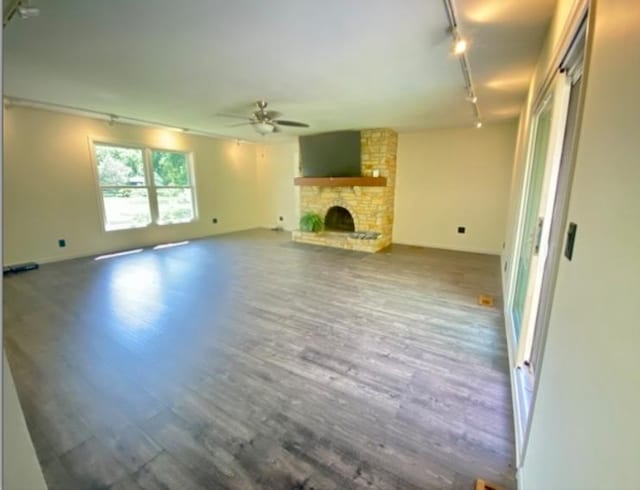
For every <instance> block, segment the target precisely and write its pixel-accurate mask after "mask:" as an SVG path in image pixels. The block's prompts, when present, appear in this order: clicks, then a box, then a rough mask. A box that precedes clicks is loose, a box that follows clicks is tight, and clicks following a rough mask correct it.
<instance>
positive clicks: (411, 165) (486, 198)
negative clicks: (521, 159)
mask: <svg viewBox="0 0 640 490" xmlns="http://www.w3.org/2000/svg"><path fill="white" fill-rule="evenodd" d="M516 132H517V126H516V122H511V123H507V124H496V125H485V126H484V127H482V128H481V129H476V128H456V129H434V130H428V131H421V132H417V133H401V134H400V135H399V139H398V170H397V172H398V173H397V179H396V194H395V213H394V229H393V241H394V243H404V244H410V245H420V246H425V247H436V248H446V249H453V250H465V251H470V252H481V253H491V254H499V253H500V252H501V250H502V242H503V237H504V229H505V222H506V215H507V203H508V197H509V186H510V180H511V168H512V164H513V156H514V149H515V142H516ZM458 226H464V227H466V233H465V234H458V232H457V228H458Z"/></svg>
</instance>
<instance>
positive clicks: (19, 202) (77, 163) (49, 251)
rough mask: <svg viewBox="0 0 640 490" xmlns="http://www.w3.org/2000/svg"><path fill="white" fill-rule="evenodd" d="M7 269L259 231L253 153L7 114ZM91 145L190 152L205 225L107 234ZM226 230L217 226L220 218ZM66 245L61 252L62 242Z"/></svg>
mask: <svg viewBox="0 0 640 490" xmlns="http://www.w3.org/2000/svg"><path fill="white" fill-rule="evenodd" d="M4 118H5V119H4V176H3V180H4V183H3V190H4V240H5V241H4V264H14V263H18V262H24V261H29V260H34V261H48V260H62V259H64V258H69V257H76V256H82V255H89V254H95V253H99V252H104V251H112V250H122V249H126V248H130V247H135V246H141V245H149V244H154V243H161V242H166V241H172V240H181V239H187V238H193V237H200V236H207V235H212V234H216V233H223V232H229V231H234V230H241V229H247V228H252V227H256V226H259V225H260V224H261V215H260V209H261V204H260V195H259V188H258V180H257V178H258V176H257V170H256V151H255V145H253V144H245V143H243V144H240V145H238V144H236V142H235V140H222V139H213V138H207V137H202V136H193V135H188V134H183V133H178V132H174V131H169V130H163V129H156V128H146V127H141V126H132V125H124V124H115V125H113V126H109V125H107V124H106V123H105V122H102V121H99V120H94V119H89V118H83V117H76V116H70V115H65V114H61V113H56V112H49V111H42V110H35V109H30V108H24V107H9V108H8V109H6V110H5V112H4ZM89 137H93V138H97V139H107V140H113V141H115V142H117V141H121V142H129V143H137V144H144V145H150V146H154V147H159V148H165V149H173V150H182V151H192V152H193V159H194V167H195V169H194V171H195V181H196V193H197V201H198V216H199V219H198V220H197V221H196V222H194V223H188V224H179V225H169V226H157V225H151V226H148V227H146V228H142V229H136V230H123V231H111V232H105V231H104V230H103V227H102V224H101V221H100V218H99V216H100V211H99V209H100V208H99V206H100V203H99V200H98V197H97V188H96V182H95V174H94V171H93V168H92V160H91V157H90V156H91V155H90V146H89ZM213 217H217V218H218V224H217V225H214V224H212V221H211V220H212V218H213ZM59 238H64V239H66V241H67V247H66V248H58V239H59Z"/></svg>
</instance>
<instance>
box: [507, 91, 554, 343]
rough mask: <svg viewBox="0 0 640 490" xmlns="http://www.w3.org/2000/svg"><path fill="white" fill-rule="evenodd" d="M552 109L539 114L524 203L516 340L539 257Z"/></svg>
mask: <svg viewBox="0 0 640 490" xmlns="http://www.w3.org/2000/svg"><path fill="white" fill-rule="evenodd" d="M552 107H553V101H552V99H551V98H549V99H548V100H547V101H546V102H545V104H544V105H543V106H542V108H541V110H540V111H539V112H538V114H537V117H536V120H535V133H534V141H533V145H532V147H531V148H532V152H533V153H532V156H531V164H530V167H529V168H530V171H529V177H528V182H527V191H526V197H525V200H524V213H523V215H522V223H523V224H522V230H521V235H520V236H521V240H520V249H519V253H518V266H517V273H516V282H515V292H514V296H513V303H512V313H513V326H514V329H515V337H516V340H519V339H520V333H521V331H522V321H523V318H524V309H525V304H526V300H527V291H528V284H529V276H530V274H531V266H532V261H533V260H534V258H535V256H536V255H537V253H538V248H539V245H540V236H541V232H542V226H543V222H542V218H541V217H539V216H538V211H539V209H540V199H541V197H542V188H543V183H544V175H545V168H546V161H547V150H548V147H549V134H550V130H551V114H552Z"/></svg>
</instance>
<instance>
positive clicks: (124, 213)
mask: <svg viewBox="0 0 640 490" xmlns="http://www.w3.org/2000/svg"><path fill="white" fill-rule="evenodd" d="M94 150H95V157H96V166H97V169H98V185H99V187H100V193H101V197H102V204H103V209H104V228H105V230H107V231H112V230H124V229H129V228H140V227H144V226H147V225H149V224H151V223H156V224H158V225H168V224H173V223H186V222H189V221H193V220H194V218H195V207H194V199H193V179H192V177H191V165H190V162H189V155H188V154H186V153H180V152H174V151H165V150H152V149H142V148H128V147H122V146H114V145H107V144H102V143H96V144H95V145H94Z"/></svg>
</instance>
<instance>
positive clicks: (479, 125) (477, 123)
mask: <svg viewBox="0 0 640 490" xmlns="http://www.w3.org/2000/svg"><path fill="white" fill-rule="evenodd" d="M481 127H482V121H476V128H478V129H480V128H481Z"/></svg>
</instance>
